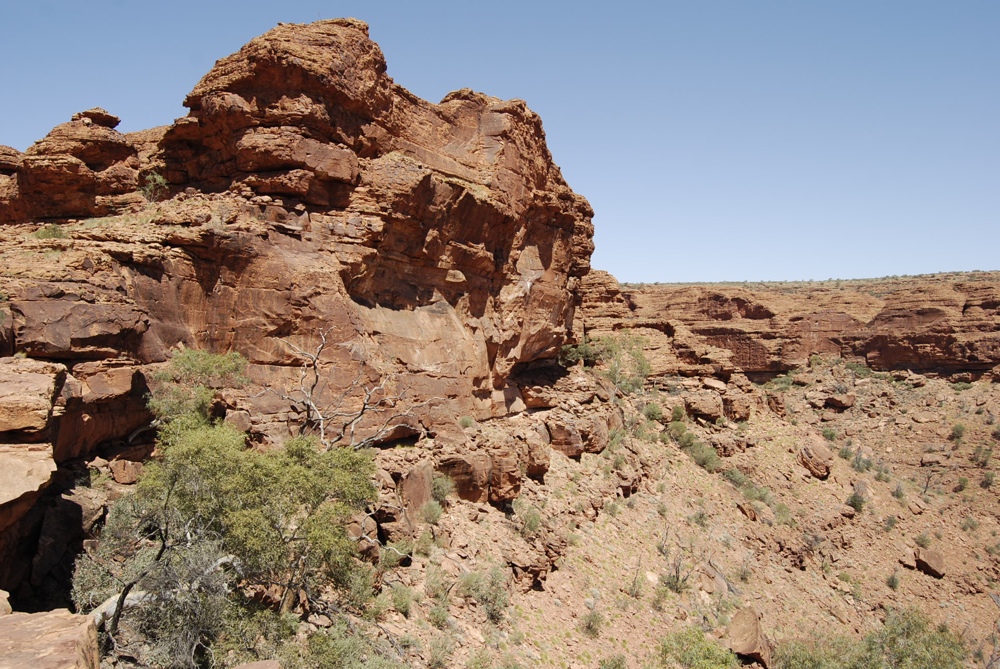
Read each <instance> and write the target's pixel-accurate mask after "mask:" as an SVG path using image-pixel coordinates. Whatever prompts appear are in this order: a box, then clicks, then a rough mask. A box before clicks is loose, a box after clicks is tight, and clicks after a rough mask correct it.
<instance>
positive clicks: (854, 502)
mask: <svg viewBox="0 0 1000 669" xmlns="http://www.w3.org/2000/svg"><path fill="white" fill-rule="evenodd" d="M847 506H849V507H851V508H852V509H854V510H855V511H857V512H858V513H861V511H862V509H864V508H865V498H864V495H862V494H861V493H859V492H852V493H851V496H850V497H848V498H847Z"/></svg>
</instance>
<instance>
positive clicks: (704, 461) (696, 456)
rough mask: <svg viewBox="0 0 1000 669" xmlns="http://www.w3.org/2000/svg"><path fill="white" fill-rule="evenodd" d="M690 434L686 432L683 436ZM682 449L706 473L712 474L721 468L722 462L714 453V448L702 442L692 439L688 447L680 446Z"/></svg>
mask: <svg viewBox="0 0 1000 669" xmlns="http://www.w3.org/2000/svg"><path fill="white" fill-rule="evenodd" d="M690 434H691V433H690V432H687V433H685V436H687V435H690ZM682 448H683V449H684V450H685V452H687V454H688V455H690V456H691V459H693V460H694V461H695V463H696V464H697V465H698V466H699V467H701V468H702V469H704V470H705V471H707V472H714V471H716V470H717V469H719V467H721V466H722V460H721V458H719V454H718V453H716V451H715V449H714V448H712V447H711V446H709V445H708V444H706V443H704V442H702V441H698V440H697V439H692V440H691V443H690V445H689V446H683V444H682Z"/></svg>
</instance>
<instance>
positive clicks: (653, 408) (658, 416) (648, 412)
mask: <svg viewBox="0 0 1000 669" xmlns="http://www.w3.org/2000/svg"><path fill="white" fill-rule="evenodd" d="M642 415H643V416H645V417H646V419H647V420H655V421H659V420H662V419H663V409H661V408H660V405H659V404H657V403H656V402H650V403H649V404H647V405H646V406H644V407H643V408H642Z"/></svg>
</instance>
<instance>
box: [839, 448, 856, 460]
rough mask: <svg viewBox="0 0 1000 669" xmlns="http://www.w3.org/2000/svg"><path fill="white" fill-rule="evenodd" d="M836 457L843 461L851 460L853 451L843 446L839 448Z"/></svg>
mask: <svg viewBox="0 0 1000 669" xmlns="http://www.w3.org/2000/svg"><path fill="white" fill-rule="evenodd" d="M837 455H838V456H840V457H841V458H843V459H844V460H850V459H851V458H853V457H854V450H853V449H851V447H850V446H846V445H845V446H841V447H840V450H839V451H837Z"/></svg>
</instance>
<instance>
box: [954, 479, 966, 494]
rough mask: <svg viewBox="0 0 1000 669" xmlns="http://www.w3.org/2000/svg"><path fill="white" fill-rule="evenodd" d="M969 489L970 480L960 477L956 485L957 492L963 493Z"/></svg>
mask: <svg viewBox="0 0 1000 669" xmlns="http://www.w3.org/2000/svg"><path fill="white" fill-rule="evenodd" d="M968 487H969V479H967V478H965V477H964V476H959V477H958V484H957V485H955V492H962V491H963V490H965V489H966V488H968Z"/></svg>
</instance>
